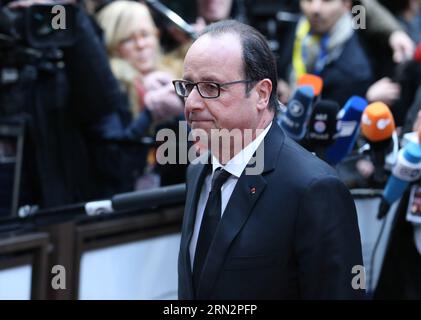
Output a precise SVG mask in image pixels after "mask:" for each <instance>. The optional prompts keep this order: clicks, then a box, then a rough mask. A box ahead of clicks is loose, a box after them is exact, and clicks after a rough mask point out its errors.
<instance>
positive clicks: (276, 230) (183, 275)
mask: <svg viewBox="0 0 421 320" xmlns="http://www.w3.org/2000/svg"><path fill="white" fill-rule="evenodd" d="M174 87H175V90H176V93H177V94H178V95H179V96H181V97H182V98H183V99H184V101H185V116H186V119H187V121H188V123H189V124H190V126H191V128H192V131H193V133H194V132H199V131H200V136H201V137H202V138H201V141H200V142H201V143H202V144H204V145H206V146H207V147H208V151H209V152H206V153H204V154H202V155H201V156H200V157H199V158H198V159H197V160H201V161H197V162H193V163H192V164H191V165H190V166H189V169H188V172H187V197H186V206H185V216H184V221H183V227H182V236H181V244H180V254H179V264H178V273H179V298H180V299H354V298H362V297H363V296H364V289H361V288H360V287H356V286H355V283H354V285H353V278H354V277H355V276H356V275H355V274H353V273H352V272H353V268H354V267H355V266H362V264H363V263H362V254H361V244H360V234H359V230H358V224H357V215H356V212H355V206H354V202H353V200H352V198H351V196H350V194H349V192H348V190H347V189H346V187H345V186H344V185H343V184H342V183H341V182H340V181H339V179H338V178H337V176H336V174H335V172H334V171H333V169H332V168H331V167H329V166H328V165H327V164H325V163H324V162H322V161H321V160H319V159H318V158H317V157H315V156H313V155H312V154H310V153H308V152H307V151H305V150H304V149H303V148H301V147H300V146H299V145H298V144H296V143H295V142H293V141H292V140H291V139H289V138H288V137H287V136H286V135H285V134H284V133H283V132H282V130H281V129H280V128H279V126H278V125H277V124H276V122H274V121H273V119H274V115H275V112H276V108H277V106H278V101H277V98H276V67H275V62H274V58H273V56H272V53H271V51H270V49H269V47H268V46H267V44H266V41H265V39H264V38H263V36H262V35H261V34H260V33H258V32H257V31H256V30H255V29H253V28H252V27H250V26H247V25H244V24H241V23H239V22H236V21H223V22H218V23H215V24H212V25H210V26H208V27H207V28H206V29H205V30H204V31H203V33H202V34H201V35H200V36H199V38H198V39H197V40H196V41H195V42H194V43H193V45H192V46H191V48H190V49H189V51H188V53H187V55H186V58H185V61H184V74H183V80H175V81H174ZM250 132H251V134H250ZM226 135H229V137H230V140H229V143H228V144H227V145H225V146H224V145H220V144H219V143H218V141H219V139H220V138H221V137H222V139H223V138H224V137H225V136H226ZM247 135H249V136H250V137H251V139H249V140H247V139H246V136H247ZM204 136H205V138H203V137H204ZM236 141H237V143H238V141H240V142H243V145H242V147H241V148H240V149H238V148H236V147H237V145H236ZM259 153H260V154H262V155H263V156H262V157H258V156H257V155H258V154H259ZM253 158H255V159H254V162H253V160H252V159H253ZM202 160H209V161H202ZM259 161H260V162H261V163H260V164H259V163H258V162H259ZM253 165H255V166H256V167H258V166H259V165H261V170H260V171H259V172H257V173H256V172H252V171H249V170H248V169H250V167H251V166H253ZM354 282H355V281H354ZM362 287H363V286H362Z"/></svg>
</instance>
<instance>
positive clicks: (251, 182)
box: [197, 175, 266, 299]
mask: <svg viewBox="0 0 421 320" xmlns="http://www.w3.org/2000/svg"><path fill="white" fill-rule="evenodd" d="M265 187H266V181H265V179H264V178H263V177H262V176H246V175H242V176H241V177H240V179H239V180H238V182H237V185H236V186H235V189H234V192H233V193H232V196H231V198H230V200H229V202H228V204H227V207H226V209H225V212H224V215H223V216H222V219H221V222H220V223H219V225H218V228H217V230H216V234H215V238H214V241H213V242H212V244H211V246H210V248H209V254H208V257H207V260H206V262H205V265H204V266H203V272H202V278H201V280H200V284H199V290H198V293H197V299H209V298H210V292H211V290H212V286H213V284H214V283H215V281H216V278H217V276H218V273H219V271H220V269H221V267H222V264H223V263H224V260H225V253H226V252H227V251H228V248H229V246H230V244H231V242H232V241H233V240H234V238H235V237H236V235H237V234H238V233H239V232H240V230H241V228H242V227H243V225H244V223H245V222H246V221H247V218H248V216H249V215H250V213H251V211H252V209H253V207H254V204H255V203H256V201H257V199H259V197H260V195H261V194H262V192H263V190H264V189H265ZM251 188H255V190H256V191H255V193H254V194H253V193H252V192H251V191H250V190H251Z"/></svg>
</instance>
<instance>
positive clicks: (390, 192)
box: [377, 142, 421, 219]
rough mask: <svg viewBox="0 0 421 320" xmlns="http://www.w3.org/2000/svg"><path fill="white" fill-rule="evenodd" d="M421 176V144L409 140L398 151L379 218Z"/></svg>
mask: <svg viewBox="0 0 421 320" xmlns="http://www.w3.org/2000/svg"><path fill="white" fill-rule="evenodd" d="M420 177H421V145H420V144H418V143H413V142H409V143H408V144H407V145H406V146H405V147H404V148H403V149H401V150H400V151H399V153H398V160H397V162H396V164H395V166H394V167H393V170H392V175H391V176H390V177H389V180H388V181H387V184H386V187H385V189H384V191H383V196H382V199H381V202H380V205H379V211H378V214H377V218H378V219H382V218H383V217H384V216H385V215H386V214H387V212H388V211H389V209H390V206H391V205H392V204H393V203H394V202H395V201H396V200H398V199H399V198H400V197H401V196H402V195H403V193H404V192H405V190H406V188H407V187H408V185H409V183H410V182H413V181H416V180H418V179H419V178H420Z"/></svg>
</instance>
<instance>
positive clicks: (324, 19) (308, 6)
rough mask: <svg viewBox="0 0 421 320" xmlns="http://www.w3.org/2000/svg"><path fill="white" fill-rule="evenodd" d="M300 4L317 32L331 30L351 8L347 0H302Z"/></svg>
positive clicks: (312, 27)
mask: <svg viewBox="0 0 421 320" xmlns="http://www.w3.org/2000/svg"><path fill="white" fill-rule="evenodd" d="M300 6H301V11H302V12H303V14H304V15H305V16H306V17H307V19H308V20H309V22H310V25H311V30H312V32H313V33H315V34H324V33H327V32H329V31H330V30H331V29H332V27H333V26H334V25H335V23H336V22H337V21H338V19H339V18H340V17H341V16H342V15H343V14H344V13H345V12H347V11H348V10H349V9H350V3H349V2H348V1H346V0H300Z"/></svg>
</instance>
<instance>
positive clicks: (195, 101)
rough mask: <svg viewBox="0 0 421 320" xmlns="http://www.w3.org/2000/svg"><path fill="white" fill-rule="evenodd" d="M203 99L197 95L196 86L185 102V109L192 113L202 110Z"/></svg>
mask: <svg viewBox="0 0 421 320" xmlns="http://www.w3.org/2000/svg"><path fill="white" fill-rule="evenodd" d="M203 100H204V98H202V96H201V95H200V94H199V91H198V90H197V86H195V87H194V88H193V90H192V91H191V92H190V94H189V95H188V97H187V98H186V101H185V108H186V110H187V111H189V112H192V111H195V110H200V109H203V108H204V101H203Z"/></svg>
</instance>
